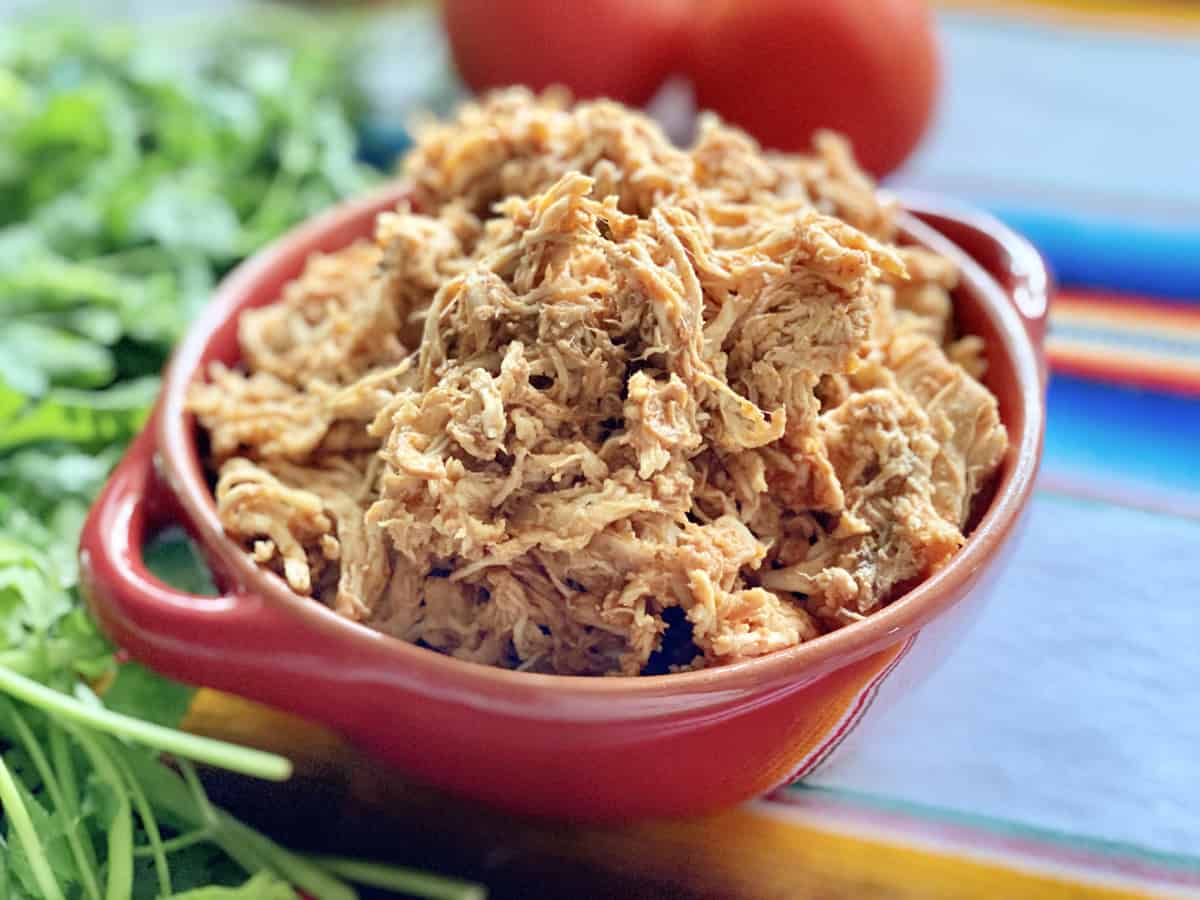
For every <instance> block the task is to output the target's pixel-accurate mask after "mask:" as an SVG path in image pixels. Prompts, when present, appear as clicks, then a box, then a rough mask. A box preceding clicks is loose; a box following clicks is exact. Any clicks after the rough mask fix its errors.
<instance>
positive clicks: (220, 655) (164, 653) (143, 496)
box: [79, 410, 295, 693]
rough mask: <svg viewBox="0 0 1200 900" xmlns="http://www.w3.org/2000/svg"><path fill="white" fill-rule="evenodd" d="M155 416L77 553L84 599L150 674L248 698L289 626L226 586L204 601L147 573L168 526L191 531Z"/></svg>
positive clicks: (112, 481)
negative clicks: (156, 539) (160, 462)
mask: <svg viewBox="0 0 1200 900" xmlns="http://www.w3.org/2000/svg"><path fill="white" fill-rule="evenodd" d="M157 416H158V411H157V410H156V411H155V413H154V414H153V415H152V416H151V419H150V421H149V422H148V423H147V424H146V427H145V428H144V429H143V430H142V433H141V434H140V435H138V437H137V438H136V439H135V440H134V442H133V443H132V444H131V445H130V447H129V449H128V451H127V452H126V454H125V456H124V458H122V460H121V462H120V463H119V464H118V465H117V467H116V469H115V470H114V471H113V474H112V475H111V476H110V478H109V480H108V483H107V484H106V485H105V487H104V490H103V491H102V492H101V494H100V496H99V497H98V498H97V500H96V502H95V504H94V505H93V506H92V509H91V512H90V513H89V514H88V518H87V521H86V522H85V524H84V527H83V532H82V535H81V537H80V551H79V552H80V583H81V586H82V589H83V594H84V596H85V598H86V599H87V602H88V605H89V607H90V608H91V611H92V613H93V615H94V616H95V617H96V619H97V621H98V622H100V624H101V626H102V627H103V629H104V631H105V632H106V633H107V634H108V635H109V636H110V637H111V638H112V639H113V640H114V641H115V642H116V643H117V644H118V645H119V646H122V647H126V648H128V649H129V650H130V651H131V652H132V653H133V655H134V656H135V657H136V658H138V659H139V660H140V661H142V662H144V663H146V664H147V665H148V666H150V667H152V668H154V669H156V670H158V671H160V672H162V673H164V674H166V675H169V676H171V677H174V678H178V679H180V680H183V681H192V682H196V683H201V684H206V685H211V686H214V687H218V688H225V689H230V688H234V687H237V686H238V685H239V684H240V685H241V687H242V692H243V693H246V691H245V678H246V677H247V676H248V674H249V672H250V670H251V669H252V668H254V667H255V664H254V660H255V659H256V658H261V654H263V653H270V652H271V650H272V649H273V646H272V645H274V644H275V643H277V638H278V635H279V634H280V633H282V632H283V631H284V630H285V626H286V625H287V623H286V622H285V621H284V620H283V619H284V617H283V615H282V613H283V611H282V610H279V609H278V608H277V607H276V606H275V605H274V604H271V603H269V602H267V601H265V600H264V599H263V598H261V597H259V596H257V595H255V594H254V593H253V592H250V591H242V590H240V589H239V587H238V586H237V585H236V584H225V585H223V586H222V587H223V588H224V589H223V590H222V592H221V594H220V595H219V596H216V597H206V596H199V595H196V594H190V593H187V592H186V591H181V590H178V589H176V588H173V587H171V586H170V585H168V584H165V583H164V582H162V581H160V580H159V579H158V578H157V577H155V576H154V575H153V574H152V573H151V572H150V571H149V570H148V569H147V568H146V563H145V559H144V558H143V554H142V547H143V546H144V544H145V542H146V541H147V540H148V539H149V538H150V537H152V536H153V535H154V534H155V533H157V532H159V531H161V530H162V529H163V528H164V527H166V526H167V525H172V524H180V525H186V522H184V521H182V517H181V515H180V512H179V509H178V504H177V501H176V499H175V495H174V493H173V492H172V491H171V489H170V488H169V487H168V486H167V484H166V483H165V481H164V479H162V478H161V477H160V475H159V472H158V467H157V463H156V458H157V448H156V446H155V442H156V434H157V428H156V419H157ZM218 580H220V579H218ZM294 628H295V626H294V625H292V626H291V630H293V631H294ZM253 693H257V691H253Z"/></svg>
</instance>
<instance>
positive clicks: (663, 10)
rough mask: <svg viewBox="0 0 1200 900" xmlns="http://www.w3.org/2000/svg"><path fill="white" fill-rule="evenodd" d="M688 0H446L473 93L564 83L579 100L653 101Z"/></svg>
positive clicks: (678, 49) (673, 55)
mask: <svg viewBox="0 0 1200 900" xmlns="http://www.w3.org/2000/svg"><path fill="white" fill-rule="evenodd" d="M689 6H690V2H689V0H444V2H443V4H442V7H443V16H444V19H445V24H446V33H447V35H448V36H449V39H450V49H451V52H452V53H453V54H454V61H455V63H456V64H457V66H458V71H459V74H460V75H462V77H463V80H464V81H465V82H466V83H467V84H468V85H470V86H471V87H472V88H474V89H475V90H484V89H486V88H491V87H499V86H502V85H508V84H525V85H528V86H529V87H531V88H534V89H535V90H540V89H541V88H544V87H546V86H548V85H551V84H565V85H566V86H567V87H569V88H570V89H571V91H572V92H573V93H574V94H575V96H577V97H611V98H612V99H614V100H621V101H623V102H625V103H630V104H635V105H637V104H641V103H644V102H645V101H647V100H648V99H650V97H651V96H652V95H653V94H654V92H655V90H657V89H658V87H659V85H661V84H662V82H663V81H664V80H665V79H666V77H667V76H668V75H670V74H671V73H672V71H673V70H675V69H676V67H677V65H678V63H679V62H680V57H681V53H682V50H683V44H682V40H681V37H682V31H681V25H682V22H683V20H684V13H685V12H686V11H687V9H688V8H689Z"/></svg>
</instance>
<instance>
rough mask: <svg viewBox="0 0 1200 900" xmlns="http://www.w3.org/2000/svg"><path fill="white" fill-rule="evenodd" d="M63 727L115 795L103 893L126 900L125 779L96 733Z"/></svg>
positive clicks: (129, 819)
mask: <svg viewBox="0 0 1200 900" xmlns="http://www.w3.org/2000/svg"><path fill="white" fill-rule="evenodd" d="M63 727H64V728H66V729H67V731H68V732H69V733H70V735H71V737H73V738H74V739H75V742H76V743H77V744H79V746H80V747H82V748H83V752H84V754H85V755H86V756H87V758H88V761H89V762H90V763H91V764H92V768H93V769H95V770H96V775H97V776H99V778H100V780H101V781H103V782H105V783H107V784H108V786H109V787H110V788H112V790H113V793H114V794H115V795H116V797H117V811H116V814H115V815H114V816H113V820H112V823H111V824H110V825H109V827H108V880H107V882H106V884H105V889H104V896H105V898H106V900H128V898H129V897H130V896H131V895H132V893H133V810H132V809H131V808H130V805H129V797H128V793H127V791H126V790H125V779H124V778H122V777H121V773H120V772H119V771H118V770H117V767H116V764H115V763H114V762H113V760H112V757H111V756H110V755H109V753H108V750H107V749H106V748H105V747H104V745H103V743H102V742H101V740H100V739H99V736H97V735H93V734H91V733H89V732H88V731H87V730H86V729H84V728H79V727H76V726H74V725H70V724H65V723H64V725H63Z"/></svg>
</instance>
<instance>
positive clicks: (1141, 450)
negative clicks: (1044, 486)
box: [1045, 374, 1200, 493]
mask: <svg viewBox="0 0 1200 900" xmlns="http://www.w3.org/2000/svg"><path fill="white" fill-rule="evenodd" d="M1197 447H1200V400H1197V399H1195V398H1193V397H1184V396H1179V395H1174V394H1166V393H1160V392H1158V391H1151V390H1141V389H1138V388H1132V387H1121V386H1117V385H1112V384H1105V383H1102V382H1098V381H1091V380H1087V379H1082V378H1074V377H1068V376H1065V375H1058V374H1056V375H1054V377H1053V378H1051V379H1050V391H1049V395H1048V397H1047V417H1046V451H1045V461H1046V464H1047V465H1048V466H1053V467H1054V468H1057V469H1060V470H1062V469H1066V470H1070V469H1081V470H1084V471H1088V472H1093V473H1100V474H1105V475H1111V476H1113V477H1115V478H1119V479H1130V480H1133V481H1135V482H1140V483H1142V484H1146V485H1148V486H1152V487H1155V488H1159V489H1167V490H1172V489H1177V490H1183V491H1187V492H1189V493H1190V492H1195V491H1200V455H1198V454H1197V449H1196V448H1197Z"/></svg>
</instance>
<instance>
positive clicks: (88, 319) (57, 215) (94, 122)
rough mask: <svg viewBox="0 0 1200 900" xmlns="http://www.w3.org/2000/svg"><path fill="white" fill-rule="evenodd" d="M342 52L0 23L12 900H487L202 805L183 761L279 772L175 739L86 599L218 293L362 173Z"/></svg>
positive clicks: (4, 592) (268, 763)
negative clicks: (191, 339)
mask: <svg viewBox="0 0 1200 900" xmlns="http://www.w3.org/2000/svg"><path fill="white" fill-rule="evenodd" d="M261 21H264V20H262V19H261V18H260V22H261ZM351 37H352V35H350V34H349V33H348V32H346V31H344V30H340V29H339V28H337V27H331V26H330V25H329V24H328V23H321V24H319V25H313V24H311V23H308V22H307V20H302V19H296V18H288V19H286V20H280V21H275V22H268V23H267V24H266V25H263V26H262V27H254V26H249V27H248V26H247V25H246V23H238V24H237V25H236V26H234V27H230V26H228V25H225V26H217V27H216V28H215V29H214V28H196V29H191V30H189V31H187V32H182V31H176V32H164V33H153V34H148V33H137V32H134V31H131V30H129V29H123V28H108V27H95V26H88V27H84V26H70V25H63V24H45V25H34V24H27V25H19V26H11V25H10V26H9V27H6V28H4V29H0V811H2V814H3V815H2V818H0V898H4V900H9V898H12V900H26V898H29V900H33V898H38V900H106V898H121V900H124V898H134V900H143V898H144V900H150V898H167V900H170V898H174V900H285V898H286V900H294V898H295V889H297V888H298V889H302V890H303V891H305V892H306V893H307V894H308V895H310V896H312V897H314V898H318V900H343V898H347V900H348V898H353V897H355V896H356V893H355V890H354V889H353V888H352V887H351V886H350V882H360V883H368V884H374V885H387V886H390V887H392V888H395V889H398V890H407V891H409V892H410V893H412V894H414V895H416V896H428V897H461V898H464V900H465V898H469V897H477V896H479V894H478V891H476V890H474V889H473V888H471V887H470V886H463V885H460V884H458V883H457V882H452V881H448V880H444V879H439V878H436V877H433V876H427V875H422V874H421V873H412V872H406V871H404V870H400V869H395V868H391V867H379V866H373V865H369V864H364V863H347V862H345V861H330V860H316V861H314V860H310V859H307V858H305V857H302V856H298V855H297V854H294V853H292V852H290V851H288V850H287V849H285V848H283V847H281V846H279V845H277V844H275V843H274V842H273V841H271V840H270V839H269V838H267V837H266V836H265V835H262V834H260V833H259V832H257V831H255V830H254V829H252V828H249V827H248V826H246V825H244V824H243V823H241V822H240V821H238V820H237V819H235V818H233V817H232V816H230V815H229V814H228V813H226V812H224V811H223V810H220V809H217V808H215V807H213V806H212V805H211V804H210V803H209V801H208V798H207V796H206V795H205V794H204V788H203V786H202V785H201V784H200V781H199V780H198V778H197V777H196V775H195V773H194V771H193V769H192V767H191V763H190V762H188V760H197V761H199V762H203V763H206V764H208V765H214V766H219V767H222V768H228V769H230V770H233V771H238V772H243V773H247V774H251V775H258V776H260V777H268V778H281V777H286V776H287V774H288V772H289V771H290V766H289V764H288V763H287V761H286V760H284V759H282V758H280V757H277V756H274V755H272V754H267V753H262V752H260V751H257V750H250V749H246V748H242V747H237V746H234V745H231V744H227V743H223V742H220V741H213V740H210V739H207V738H201V737H197V736H195V735H190V734H186V733H184V732H182V731H179V730H176V729H177V726H178V725H179V723H180V721H181V720H182V718H183V715H184V713H185V712H186V710H187V707H188V704H189V702H190V700H191V696H192V689H191V688H189V687H187V686H184V685H181V684H177V683H175V682H172V681H169V680H167V679H164V678H162V677H161V676H158V675H156V674H154V673H153V672H151V671H149V670H148V669H145V668H142V667H141V666H138V665H136V664H133V663H119V662H118V660H117V658H116V656H115V655H114V652H113V648H112V647H111V645H110V644H109V643H108V641H107V640H106V639H105V638H104V636H103V635H102V634H101V633H100V632H99V631H98V629H97V627H96V625H95V623H94V622H93V621H92V620H91V618H90V617H89V616H88V614H87V612H86V610H85V608H84V605H83V604H82V602H81V598H80V596H79V591H78V584H77V581H78V564H77V561H76V557H75V552H76V550H75V548H76V546H77V544H78V539H79V530H80V527H81V526H82V523H83V520H84V516H85V515H86V511H87V508H88V505H89V503H90V502H91V500H92V499H93V498H94V496H95V495H96V493H97V491H98V490H99V489H100V486H101V485H102V484H103V481H104V479H105V478H106V477H107V475H108V472H109V471H110V470H111V467H112V465H113V464H114V463H115V461H116V460H117V459H118V458H119V457H120V455H121V453H122V452H123V450H124V448H125V446H126V445H127V444H128V442H129V440H130V439H131V438H132V437H133V435H134V434H135V433H136V432H137V430H138V429H139V428H141V426H142V424H143V423H144V421H145V418H146V415H147V411H148V409H149V406H150V403H151V402H152V400H153V398H154V396H155V394H156V393H157V390H158V377H157V373H158V372H159V371H160V369H161V368H162V365H163V363H164V361H165V360H166V358H167V355H168V354H169V352H170V349H171V347H172V345H173V344H174V342H175V341H176V340H178V338H179V336H180V335H181V334H182V333H183V331H184V329H185V328H186V326H187V323H188V321H189V320H190V319H191V317H192V316H193V315H194V314H195V313H196V312H197V310H198V309H199V308H200V307H201V306H202V305H203V303H204V302H205V301H206V300H207V298H208V295H209V294H210V292H211V290H212V288H213V285H214V284H216V282H217V280H218V279H219V278H221V277H222V276H223V275H224V274H225V273H226V272H227V271H228V270H229V269H230V268H231V267H232V266H234V265H235V264H236V263H237V262H238V261H239V260H240V259H242V258H243V257H245V256H246V255H248V254H249V253H251V252H253V251H254V250H256V249H257V248H259V247H260V246H262V245H263V244H264V243H266V242H267V241H270V240H272V239H274V238H275V237H277V236H278V235H279V234H280V233H281V232H283V231H284V230H286V229H287V228H289V227H291V226H292V225H294V224H295V223H297V222H299V221H301V220H303V219H304V218H306V217H308V216H309V215H311V214H312V213H314V212H316V211H317V210H319V209H321V208H323V207H325V206H328V205H329V204H330V203H332V202H333V201H334V200H336V199H337V198H339V197H342V196H345V195H347V194H350V193H353V192H356V191H358V190H360V189H362V188H363V187H364V186H365V185H366V184H368V183H369V181H370V180H371V178H372V177H373V176H372V174H371V172H370V171H368V170H367V169H366V168H364V166H362V165H361V164H360V163H359V162H358V161H357V159H356V156H355V153H356V147H355V145H356V141H355V133H354V127H353V123H354V121H355V118H356V111H357V109H358V100H357V95H356V93H355V90H354V87H353V85H352V84H351V82H350V79H349V77H348V76H349V74H350V73H351V71H352V67H351V66H350V65H349V61H350V60H351V59H352V55H351V51H352V49H353V41H352V40H348V39H347V38H351ZM151 555H152V557H153V560H152V562H153V566H154V569H155V571H156V572H158V573H159V574H160V577H164V578H169V579H170V580H171V581H173V582H176V583H179V584H181V585H182V586H184V587H186V588H187V589H189V590H194V591H197V592H203V591H206V590H209V589H211V585H210V584H209V583H208V581H207V578H206V577H205V574H204V572H203V570H202V568H201V567H200V566H198V565H197V564H196V560H195V559H194V557H193V555H192V553H191V551H190V549H189V547H188V545H187V544H186V542H183V541H181V540H179V539H178V538H177V537H176V538H169V537H168V538H165V539H164V540H162V541H160V542H159V543H158V544H157V546H156V547H155V550H154V552H153V553H152V554H151ZM98 685H104V686H105V687H104V689H103V690H100V688H99V687H97V690H100V696H97V694H96V693H94V692H93V690H92V687H93V686H98ZM164 754H170V755H171V757H173V758H174V760H175V762H168V760H167V758H166V757H165V756H164Z"/></svg>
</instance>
